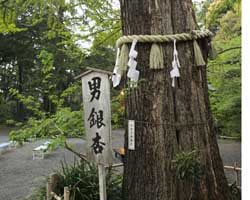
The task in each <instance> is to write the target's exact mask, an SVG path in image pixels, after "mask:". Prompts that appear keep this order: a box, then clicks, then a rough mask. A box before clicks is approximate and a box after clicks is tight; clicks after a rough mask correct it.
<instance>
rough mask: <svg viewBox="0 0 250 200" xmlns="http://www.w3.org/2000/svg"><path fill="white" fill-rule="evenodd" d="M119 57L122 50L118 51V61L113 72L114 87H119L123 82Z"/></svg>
mask: <svg viewBox="0 0 250 200" xmlns="http://www.w3.org/2000/svg"><path fill="white" fill-rule="evenodd" d="M119 55H120V48H118V49H117V53H116V61H115V67H114V70H113V75H112V78H111V80H112V82H113V87H117V86H118V85H119V84H120V82H121V77H122V75H121V73H120V71H119V66H118V63H119Z"/></svg>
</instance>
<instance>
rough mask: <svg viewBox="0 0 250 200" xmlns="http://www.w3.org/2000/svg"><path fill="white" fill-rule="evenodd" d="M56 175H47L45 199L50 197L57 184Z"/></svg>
mask: <svg viewBox="0 0 250 200" xmlns="http://www.w3.org/2000/svg"><path fill="white" fill-rule="evenodd" d="M58 179H59V177H58V175H57V174H55V173H53V174H50V175H49V178H48V182H47V186H46V187H47V188H46V189H47V191H46V199H47V200H49V199H50V198H51V192H53V191H54V189H55V188H56V186H57V183H58Z"/></svg>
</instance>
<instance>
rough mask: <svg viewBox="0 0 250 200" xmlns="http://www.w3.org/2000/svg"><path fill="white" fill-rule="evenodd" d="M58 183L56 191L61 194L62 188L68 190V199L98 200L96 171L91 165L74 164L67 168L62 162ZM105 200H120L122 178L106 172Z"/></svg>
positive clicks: (83, 163) (83, 162)
mask: <svg viewBox="0 0 250 200" xmlns="http://www.w3.org/2000/svg"><path fill="white" fill-rule="evenodd" d="M58 174H59V176H60V181H59V184H58V191H59V192H60V194H61V195H62V194H63V188H64V187H65V186H68V187H69V188H70V199H72V200H73V199H74V200H99V182H98V170H97V167H96V166H94V165H93V164H90V163H88V162H86V161H82V162H80V163H78V162H75V163H74V165H72V166H69V165H68V164H67V163H65V162H64V163H63V162H62V170H61V171H60V172H58ZM106 181H107V199H108V200H121V199H122V197H121V196H122V194H121V193H122V190H121V183H122V177H121V176H120V175H116V174H114V173H112V171H111V169H109V170H108V172H107V176H106Z"/></svg>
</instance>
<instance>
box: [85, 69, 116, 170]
mask: <svg viewBox="0 0 250 200" xmlns="http://www.w3.org/2000/svg"><path fill="white" fill-rule="evenodd" d="M82 90H83V91H82V94H83V107H84V120H85V130H86V140H87V158H88V160H89V161H91V162H95V163H97V164H102V165H108V166H109V165H112V151H111V111H110V110H111V109H110V83H109V76H108V74H105V73H103V72H100V71H90V72H89V73H85V74H84V75H83V76H82Z"/></svg>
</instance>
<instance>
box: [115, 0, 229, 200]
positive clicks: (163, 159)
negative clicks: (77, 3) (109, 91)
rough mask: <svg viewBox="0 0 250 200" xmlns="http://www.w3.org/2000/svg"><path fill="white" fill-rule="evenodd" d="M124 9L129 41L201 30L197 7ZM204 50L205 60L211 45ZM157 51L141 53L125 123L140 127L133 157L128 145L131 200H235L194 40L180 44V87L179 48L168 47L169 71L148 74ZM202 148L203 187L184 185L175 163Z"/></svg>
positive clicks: (145, 48)
mask: <svg viewBox="0 0 250 200" xmlns="http://www.w3.org/2000/svg"><path fill="white" fill-rule="evenodd" d="M120 3H121V18H122V29H123V35H133V34H136V35H138V34H175V33H183V32H186V33H189V32H190V31H192V30H194V29H197V26H196V23H195V18H194V13H193V10H192V2H191V0H120ZM199 43H200V45H201V47H202V49H203V53H204V56H205V59H206V54H207V49H208V48H207V46H208V45H207V40H206V39H202V40H200V41H199ZM150 47H151V44H142V43H139V44H137V46H136V50H138V53H139V54H138V58H137V59H136V60H137V61H138V66H137V68H138V69H139V70H140V81H139V84H138V87H137V88H136V89H133V90H132V89H130V91H129V94H128V97H127V99H126V118H127V119H132V120H136V130H135V133H136V140H135V141H136V149H135V151H131V150H127V142H125V149H126V157H125V167H124V183H123V192H124V199H126V200H167V199H173V200H177V199H178V200H185V199H197V200H206V199H209V200H228V199H231V195H230V192H229V189H228V186H227V181H226V178H225V175H224V171H223V164H222V160H221V158H220V155H219V149H218V145H217V141H216V134H215V130H214V128H213V122H212V116H211V112H210V108H209V100H208V88H207V78H206V68H205V67H197V66H194V64H193V63H194V52H193V46H192V42H191V41H190V42H178V43H177V49H178V52H179V59H180V64H181V69H180V73H181V77H180V78H179V80H178V84H177V86H176V87H175V88H173V87H172V86H171V81H172V80H171V78H170V71H171V69H172V64H171V63H172V59H173V56H172V55H173V44H172V43H168V44H163V49H164V63H165V68H164V69H157V70H153V69H149V52H150ZM175 124H182V125H180V126H177V125H175ZM126 132H127V131H126ZM125 141H127V133H126V136H125ZM195 148H197V149H198V155H199V156H198V157H199V160H200V162H201V164H202V166H203V172H204V174H203V176H202V177H201V179H200V180H199V182H198V185H197V183H194V182H192V181H190V180H185V179H184V180H180V179H179V178H178V177H177V174H176V166H175V163H174V162H173V160H174V159H175V156H176V154H178V153H180V152H182V151H185V152H190V151H192V150H193V149H195Z"/></svg>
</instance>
